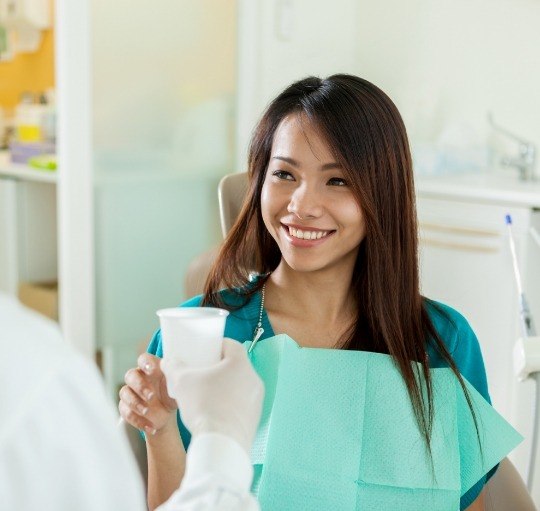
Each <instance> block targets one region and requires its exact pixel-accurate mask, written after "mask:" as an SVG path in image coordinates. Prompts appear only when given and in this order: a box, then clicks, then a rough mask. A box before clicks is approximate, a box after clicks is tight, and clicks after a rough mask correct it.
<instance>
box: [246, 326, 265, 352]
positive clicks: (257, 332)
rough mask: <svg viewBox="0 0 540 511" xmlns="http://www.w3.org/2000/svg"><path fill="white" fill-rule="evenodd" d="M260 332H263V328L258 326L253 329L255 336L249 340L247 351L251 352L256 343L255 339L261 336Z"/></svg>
mask: <svg viewBox="0 0 540 511" xmlns="http://www.w3.org/2000/svg"><path fill="white" fill-rule="evenodd" d="M262 334H264V328H263V327H259V328H257V330H256V331H255V337H253V340H252V341H251V344H250V345H249V349H248V353H251V351H252V350H253V348H254V347H255V344H257V341H258V340H259V339H260V338H261V336H262Z"/></svg>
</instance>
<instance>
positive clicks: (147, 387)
mask: <svg viewBox="0 0 540 511" xmlns="http://www.w3.org/2000/svg"><path fill="white" fill-rule="evenodd" d="M124 381H125V382H126V384H127V385H128V386H129V387H130V388H131V389H132V390H133V392H135V394H137V396H138V397H139V398H140V399H141V400H142V401H145V402H149V401H150V400H151V399H152V398H153V397H154V395H155V388H154V386H153V385H152V383H153V382H152V380H151V379H150V377H149V376H148V375H146V374H144V373H143V372H142V371H141V369H130V370H129V371H128V372H127V373H126V375H125V376H124Z"/></svg>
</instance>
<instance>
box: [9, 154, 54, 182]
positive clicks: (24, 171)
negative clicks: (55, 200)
mask: <svg viewBox="0 0 540 511" xmlns="http://www.w3.org/2000/svg"><path fill="white" fill-rule="evenodd" d="M2 178H5V179H15V180H19V181H35V182H40V183H53V184H54V183H56V182H57V181H58V174H57V172H56V171H50V170H40V169H36V168H33V167H29V166H28V165H22V164H20V163H11V161H10V160H9V153H8V152H7V151H0V179H2Z"/></svg>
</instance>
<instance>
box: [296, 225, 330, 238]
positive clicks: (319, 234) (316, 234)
mask: <svg viewBox="0 0 540 511" xmlns="http://www.w3.org/2000/svg"><path fill="white" fill-rule="evenodd" d="M329 232H330V231H302V230H301V229H295V228H294V227H289V234H290V235H291V236H293V237H294V238H298V239H301V240H319V239H321V238H324V237H325V236H327V235H328V233H329Z"/></svg>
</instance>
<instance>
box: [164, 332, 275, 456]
mask: <svg viewBox="0 0 540 511" xmlns="http://www.w3.org/2000/svg"><path fill="white" fill-rule="evenodd" d="M161 370H162V371H163V373H164V374H165V378H166V380H167V391H168V393H169V396H170V397H172V398H173V399H174V400H176V402H177V403H178V408H179V409H180V412H181V414H182V420H183V421H184V424H185V425H186V427H187V428H188V429H189V430H190V432H191V434H192V435H194V436H195V435H197V434H200V433H221V434H223V435H227V436H229V437H231V438H233V439H234V440H236V441H237V442H238V443H239V444H240V445H241V446H242V447H243V448H244V449H245V450H246V452H247V453H249V452H250V450H251V444H252V442H253V439H254V437H255V432H256V430H257V426H258V425H259V420H260V417H261V411H262V402H263V397H264V385H263V383H262V380H261V379H260V378H259V376H258V375H257V373H256V372H255V370H254V369H253V367H252V366H251V363H250V362H249V359H248V357H247V353H246V350H245V349H244V348H243V346H242V344H240V343H239V342H237V341H234V340H232V339H224V340H223V358H222V360H220V361H219V362H218V363H217V364H213V365H210V366H205V367H193V366H188V365H186V364H185V363H183V362H182V361H181V360H179V359H174V358H172V359H163V360H162V361H161Z"/></svg>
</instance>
